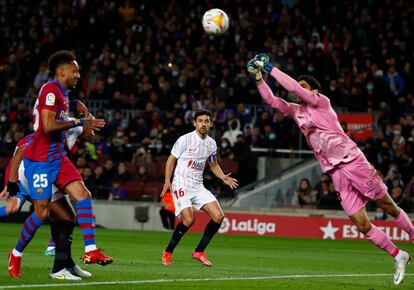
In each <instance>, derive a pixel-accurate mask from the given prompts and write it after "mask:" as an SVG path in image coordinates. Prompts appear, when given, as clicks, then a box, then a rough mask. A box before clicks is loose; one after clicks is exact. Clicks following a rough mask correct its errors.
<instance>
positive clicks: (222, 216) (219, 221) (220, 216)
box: [213, 213, 224, 224]
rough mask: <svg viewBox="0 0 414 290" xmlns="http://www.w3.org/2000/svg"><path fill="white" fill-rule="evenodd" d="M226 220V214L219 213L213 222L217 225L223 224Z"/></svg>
mask: <svg viewBox="0 0 414 290" xmlns="http://www.w3.org/2000/svg"><path fill="white" fill-rule="evenodd" d="M223 220H224V214H223V213H219V214H218V215H216V216H215V217H213V221H214V222H215V223H216V224H221V223H222V222H223Z"/></svg>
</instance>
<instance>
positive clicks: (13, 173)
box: [5, 146, 24, 196]
mask: <svg viewBox="0 0 414 290" xmlns="http://www.w3.org/2000/svg"><path fill="white" fill-rule="evenodd" d="M23 155H24V146H23V147H17V148H16V152H14V155H13V157H12V158H11V160H10V163H9V164H8V165H7V168H6V176H5V177H6V180H5V181H6V183H5V184H7V193H6V196H7V195H10V196H15V195H16V194H17V193H19V192H20V188H19V185H18V182H19V167H20V163H21V162H22V160H23Z"/></svg>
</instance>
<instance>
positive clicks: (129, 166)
mask: <svg viewBox="0 0 414 290" xmlns="http://www.w3.org/2000/svg"><path fill="white" fill-rule="evenodd" d="M125 167H126V170H127V171H128V172H129V173H131V174H132V175H133V176H136V175H137V172H138V169H137V166H136V165H135V163H133V162H125Z"/></svg>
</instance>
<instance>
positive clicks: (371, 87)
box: [367, 83, 374, 92]
mask: <svg viewBox="0 0 414 290" xmlns="http://www.w3.org/2000/svg"><path fill="white" fill-rule="evenodd" d="M367 90H368V92H372V91H373V90H374V85H373V84H371V83H368V84H367Z"/></svg>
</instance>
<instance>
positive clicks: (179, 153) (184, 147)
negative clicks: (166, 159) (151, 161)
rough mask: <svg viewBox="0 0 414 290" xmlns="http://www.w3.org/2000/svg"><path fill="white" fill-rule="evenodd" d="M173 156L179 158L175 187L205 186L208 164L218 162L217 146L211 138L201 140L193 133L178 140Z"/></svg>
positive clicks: (172, 151)
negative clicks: (205, 169) (205, 170)
mask: <svg viewBox="0 0 414 290" xmlns="http://www.w3.org/2000/svg"><path fill="white" fill-rule="evenodd" d="M171 154H172V155H173V156H174V157H175V158H177V166H176V168H175V172H174V178H173V182H172V184H173V187H174V188H178V187H199V186H202V185H203V172H204V167H205V165H206V162H207V161H216V160H217V157H216V154H217V144H216V141H215V140H214V139H213V138H211V137H210V136H207V137H206V138H205V139H201V137H200V136H199V135H198V134H197V132H196V131H193V132H190V133H188V134H185V135H183V136H181V137H180V138H178V140H177V141H176V142H175V144H174V146H173V148H172V150H171Z"/></svg>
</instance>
